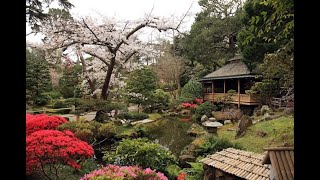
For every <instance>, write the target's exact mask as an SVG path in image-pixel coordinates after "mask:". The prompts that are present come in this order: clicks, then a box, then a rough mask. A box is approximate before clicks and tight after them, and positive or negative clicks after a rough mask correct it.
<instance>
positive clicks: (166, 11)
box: [26, 0, 201, 42]
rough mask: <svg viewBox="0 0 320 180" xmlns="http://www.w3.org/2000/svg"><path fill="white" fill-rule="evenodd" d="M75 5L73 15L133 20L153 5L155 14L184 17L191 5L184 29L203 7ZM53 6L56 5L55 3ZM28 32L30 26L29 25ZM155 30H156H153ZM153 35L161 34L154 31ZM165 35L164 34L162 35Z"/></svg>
mask: <svg viewBox="0 0 320 180" xmlns="http://www.w3.org/2000/svg"><path fill="white" fill-rule="evenodd" d="M69 1H70V2H71V3H72V4H73V5H74V6H75V7H73V8H72V9H71V11H70V12H71V15H72V16H74V17H84V16H94V17H99V14H102V15H104V16H107V17H116V18H117V19H125V20H133V19H138V18H141V17H143V16H144V14H148V13H150V11H151V9H152V7H154V8H153V13H152V14H153V15H156V16H165V17H171V16H172V15H175V16H177V17H182V16H183V15H184V14H185V13H186V12H187V10H188V9H189V7H190V5H191V4H192V7H191V9H190V16H188V17H186V18H185V20H184V22H185V23H184V24H183V25H182V26H181V30H182V31H188V30H190V27H191V25H192V23H193V22H194V17H195V14H196V13H197V12H200V10H201V7H200V6H199V5H198V1H197V0H69ZM53 7H55V6H54V5H53ZM26 31H27V33H28V32H30V28H29V27H27V29H26ZM150 32H151V31H146V34H145V36H144V37H142V38H143V39H146V40H148V39H150V37H151V35H150ZM153 32H155V31H153ZM152 34H153V35H152V37H154V36H158V37H159V34H156V35H155V34H154V33H152ZM161 36H163V35H161ZM26 39H27V41H31V42H40V39H41V36H40V35H37V36H34V35H29V36H27V37H26Z"/></svg>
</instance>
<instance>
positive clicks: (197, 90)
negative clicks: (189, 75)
mask: <svg viewBox="0 0 320 180" xmlns="http://www.w3.org/2000/svg"><path fill="white" fill-rule="evenodd" d="M181 96H182V97H185V98H191V99H192V100H193V99H194V98H198V97H202V96H203V87H202V84H201V83H200V82H198V81H195V80H193V79H191V80H189V82H188V83H187V84H186V85H184V86H183V88H182V90H181Z"/></svg>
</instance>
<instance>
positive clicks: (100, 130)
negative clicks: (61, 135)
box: [57, 120, 118, 143]
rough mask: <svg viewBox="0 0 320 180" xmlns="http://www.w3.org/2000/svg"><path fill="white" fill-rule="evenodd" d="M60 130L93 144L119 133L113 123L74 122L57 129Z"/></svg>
mask: <svg viewBox="0 0 320 180" xmlns="http://www.w3.org/2000/svg"><path fill="white" fill-rule="evenodd" d="M57 129H58V130H70V131H72V132H73V133H74V134H75V136H76V137H78V138H79V139H81V140H83V141H86V142H88V143H92V142H93V141H94V140H96V139H99V138H103V139H104V138H110V137H112V136H114V135H116V133H117V132H118V130H117V126H116V125H115V124H114V123H112V122H109V123H105V124H104V123H99V122H96V121H84V120H79V121H72V122H68V123H65V124H62V125H61V126H59V127H58V128H57Z"/></svg>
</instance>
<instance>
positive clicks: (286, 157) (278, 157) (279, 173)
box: [262, 147, 294, 180]
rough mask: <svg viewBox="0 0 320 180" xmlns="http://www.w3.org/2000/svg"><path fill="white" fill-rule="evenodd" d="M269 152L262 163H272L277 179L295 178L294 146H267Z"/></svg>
mask: <svg viewBox="0 0 320 180" xmlns="http://www.w3.org/2000/svg"><path fill="white" fill-rule="evenodd" d="M264 150H267V151H268V154H267V155H266V156H265V157H264V159H263V162H262V164H271V166H272V168H273V170H274V176H275V178H276V179H283V180H293V179H294V149H293V147H275V148H265V149H264Z"/></svg>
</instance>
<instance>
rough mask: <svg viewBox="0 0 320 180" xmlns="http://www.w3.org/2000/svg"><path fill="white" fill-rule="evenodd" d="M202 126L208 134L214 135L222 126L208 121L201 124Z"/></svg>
mask: <svg viewBox="0 0 320 180" xmlns="http://www.w3.org/2000/svg"><path fill="white" fill-rule="evenodd" d="M202 125H203V126H204V127H206V128H207V131H208V132H209V133H216V132H217V128H218V127H220V126H223V124H221V123H219V122H210V121H205V122H203V123H202Z"/></svg>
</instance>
